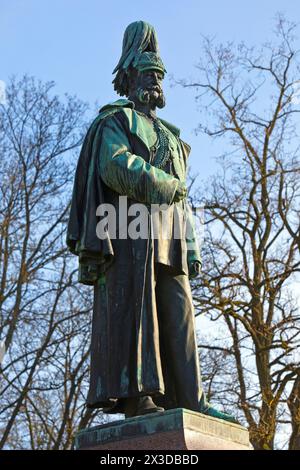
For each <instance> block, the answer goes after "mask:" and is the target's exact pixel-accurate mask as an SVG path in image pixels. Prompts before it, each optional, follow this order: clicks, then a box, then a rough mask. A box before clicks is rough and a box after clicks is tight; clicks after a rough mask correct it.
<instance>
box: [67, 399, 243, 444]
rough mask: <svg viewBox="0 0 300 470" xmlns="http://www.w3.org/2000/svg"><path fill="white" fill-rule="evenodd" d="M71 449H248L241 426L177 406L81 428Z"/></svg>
mask: <svg viewBox="0 0 300 470" xmlns="http://www.w3.org/2000/svg"><path fill="white" fill-rule="evenodd" d="M75 449H76V450H82V449H91V450H251V445H250V443H249V435H248V431H247V429H245V428H244V427H243V426H239V425H237V424H232V423H228V422H227V421H223V420H220V419H216V418H211V417H209V416H206V415H203V414H201V413H196V412H194V411H189V410H185V409H182V408H177V409H174V410H168V411H165V412H162V413H152V414H149V415H144V416H137V417H135V418H130V419H126V420H122V421H114V422H112V423H108V424H104V425H101V426H95V427H92V428H88V429H84V430H82V431H80V432H78V433H77V435H76V438H75Z"/></svg>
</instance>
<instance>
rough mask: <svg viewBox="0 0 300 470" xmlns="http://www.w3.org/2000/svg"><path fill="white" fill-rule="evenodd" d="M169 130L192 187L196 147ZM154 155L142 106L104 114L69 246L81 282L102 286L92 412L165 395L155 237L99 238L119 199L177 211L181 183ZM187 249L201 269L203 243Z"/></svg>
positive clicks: (84, 166)
mask: <svg viewBox="0 0 300 470" xmlns="http://www.w3.org/2000/svg"><path fill="white" fill-rule="evenodd" d="M162 122H163V124H164V125H165V126H166V127H167V128H168V129H169V130H170V131H171V132H172V133H173V134H174V135H175V136H176V138H177V139H178V142H179V145H180V148H181V155H182V161H181V162H180V165H181V168H179V170H178V173H179V176H180V179H181V180H182V181H184V180H185V170H186V159H187V156H188V154H189V150H190V149H189V146H188V145H187V144H185V143H184V142H183V141H182V140H181V139H180V138H179V130H178V129H177V128H176V127H175V126H172V125H171V124H169V123H167V122H165V121H162ZM152 137H153V136H152ZM154 153H155V148H154V147H153V146H151V136H150V135H149V130H148V129H146V128H145V126H144V125H143V119H141V118H140V117H139V114H138V113H137V112H135V111H134V104H133V103H132V102H130V101H127V100H123V99H121V100H118V101H116V102H114V103H112V104H110V105H107V106H105V107H103V108H102V109H101V110H100V114H99V116H98V117H97V118H96V120H95V121H94V123H93V124H92V126H91V127H90V129H89V131H88V133H87V136H86V139H85V141H84V144H83V147H82V151H81V155H80V158H79V162H78V166H77V171H76V176H75V183H74V190H73V198H72V206H71V212H70V220H69V226H68V235H67V243H68V246H69V248H70V250H71V251H72V252H73V253H75V254H77V255H78V256H79V263H80V269H79V273H80V274H79V275H80V278H79V280H80V282H83V283H85V284H90V285H94V314H93V326H92V345H91V380H90V389H89V394H88V399H87V403H88V406H89V407H97V408H105V409H109V410H110V411H112V410H114V411H116V412H118V411H122V407H121V406H120V403H121V400H118V399H120V398H125V397H128V396H136V395H139V394H141V395H147V394H157V395H164V394H165V388H166V387H165V381H166V380H167V378H166V377H163V374H162V366H161V358H160V347H159V331H158V321H157V314H156V309H155V290H154V287H153V286H154V276H155V272H154V249H153V240H152V238H151V236H150V232H149V236H148V238H147V239H136V240H132V239H130V238H128V239H117V240H111V238H110V236H109V233H107V237H106V238H105V239H104V240H100V239H98V238H97V236H96V224H97V217H96V208H97V207H98V205H99V204H101V203H103V202H105V203H108V202H109V203H111V204H113V205H114V206H115V207H116V209H117V210H118V204H117V202H118V197H119V195H127V196H128V197H129V202H128V205H130V204H131V203H134V202H137V201H138V202H142V203H145V204H151V203H152V204H168V205H170V204H171V203H172V200H173V197H174V194H175V192H176V189H177V186H178V179H177V178H175V177H174V176H172V175H170V174H168V173H166V172H164V171H163V170H161V169H159V168H156V167H155V166H154V165H153V164H150V163H149V162H153V157H154ZM180 170H181V171H180ZM118 229H119V227H118V228H117V230H118ZM148 230H149V231H150V230H151V226H150V224H149V226H148ZM182 243H183V249H182V256H183V258H185V259H183V260H182V263H181V264H182V266H186V268H185V269H184V270H185V271H187V269H188V266H187V265H188V261H191V260H199V261H200V254H199V250H198V247H197V244H196V243H195V249H194V250H189V252H188V253H187V252H186V250H185V249H184V248H185V247H184V244H185V240H183V241H182Z"/></svg>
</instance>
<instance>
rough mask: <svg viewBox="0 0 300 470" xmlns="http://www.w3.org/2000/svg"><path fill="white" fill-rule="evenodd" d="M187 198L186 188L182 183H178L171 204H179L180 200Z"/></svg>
mask: <svg viewBox="0 0 300 470" xmlns="http://www.w3.org/2000/svg"><path fill="white" fill-rule="evenodd" d="M186 196H187V187H186V185H185V184H184V183H182V182H181V181H180V182H179V184H178V187H177V190H176V193H175V196H174V199H173V202H179V201H181V200H182V199H185V198H186Z"/></svg>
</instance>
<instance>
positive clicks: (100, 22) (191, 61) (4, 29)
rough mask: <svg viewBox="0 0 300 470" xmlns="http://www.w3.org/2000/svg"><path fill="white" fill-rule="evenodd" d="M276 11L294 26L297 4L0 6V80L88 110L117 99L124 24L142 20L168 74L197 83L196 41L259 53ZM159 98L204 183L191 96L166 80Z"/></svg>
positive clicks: (209, 155) (288, 0)
mask: <svg viewBox="0 0 300 470" xmlns="http://www.w3.org/2000/svg"><path fill="white" fill-rule="evenodd" d="M279 11H280V12H283V13H285V15H286V16H287V18H288V19H289V20H293V21H296V22H298V21H299V20H300V2H297V1H295V0H285V1H283V0H252V1H251V2H242V1H241V0H227V1H226V2H225V1H222V0H215V1H211V2H208V1H206V2H203V1H200V0H198V1H196V0H185V1H184V0H170V1H169V0H168V1H162V0H160V1H158V0H151V1H137V0H130V1H128V2H125V1H124V0H123V1H120V0H110V1H107V0H106V1H102V0H0V58H1V61H0V79H1V80H4V81H6V80H7V79H8V77H9V76H10V75H12V74H18V75H22V74H24V73H28V74H30V75H34V76H36V77H38V78H41V79H43V80H54V81H55V82H56V84H57V87H56V90H57V92H58V93H64V92H68V93H70V94H76V95H77V96H78V97H79V98H81V99H83V100H85V101H88V102H89V103H90V104H91V106H92V108H93V104H94V103H95V102H98V103H99V104H105V103H106V102H108V101H112V100H114V99H116V98H117V95H115V93H114V92H113V89H112V85H111V81H112V78H113V77H112V70H113V68H114V66H115V65H116V63H117V61H118V59H119V56H120V52H121V44H122V37H123V32H124V29H125V28H126V26H127V25H128V24H129V23H130V22H132V21H135V20H140V19H143V20H146V21H148V22H149V23H152V24H153V25H154V26H155V28H156V30H157V33H158V39H159V44H160V51H161V55H162V58H163V60H164V63H165V65H166V68H167V70H168V72H169V74H174V76H175V77H176V78H182V77H196V76H197V73H196V70H195V68H194V66H195V64H196V63H197V61H198V59H199V57H200V55H201V34H204V35H215V36H216V39H217V40H218V41H220V42H222V41H223V42H225V41H230V40H233V41H236V42H239V41H242V40H243V41H245V42H246V43H247V44H249V45H258V44H260V43H262V42H263V41H265V40H267V39H268V38H269V37H270V36H271V35H272V30H273V27H274V17H275V15H276V13H277V12H279ZM165 93H166V97H167V107H166V108H165V109H164V110H163V111H161V112H160V115H161V116H162V117H164V118H165V119H167V120H169V121H170V122H173V123H174V124H176V125H177V126H178V127H180V128H181V130H182V137H183V138H184V139H185V140H186V141H187V142H189V143H190V144H191V145H192V154H191V160H190V163H191V168H192V170H194V171H197V172H199V176H200V177H201V176H203V177H205V176H207V175H208V174H209V173H211V172H212V171H213V170H214V168H215V165H214V163H213V156H214V154H215V148H214V146H213V145H212V144H211V143H210V141H208V140H207V139H206V138H204V137H203V136H201V135H200V136H197V137H196V136H195V135H194V132H193V129H194V128H195V127H196V126H197V123H198V121H199V114H198V112H197V108H196V104H195V101H194V93H193V91H191V90H187V89H182V88H180V87H170V84H169V80H168V78H167V79H166V80H165Z"/></svg>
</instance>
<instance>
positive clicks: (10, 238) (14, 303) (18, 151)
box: [0, 76, 95, 449]
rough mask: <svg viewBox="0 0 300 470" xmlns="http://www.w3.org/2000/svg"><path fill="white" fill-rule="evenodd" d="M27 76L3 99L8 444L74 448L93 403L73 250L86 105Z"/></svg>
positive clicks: (1, 287) (2, 404)
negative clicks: (69, 223)
mask: <svg viewBox="0 0 300 470" xmlns="http://www.w3.org/2000/svg"><path fill="white" fill-rule="evenodd" d="M53 87H54V83H52V82H50V83H41V82H38V81H36V80H34V79H33V78H30V77H27V76H25V77H24V78H23V79H21V80H19V81H17V80H16V79H12V80H11V82H10V83H9V84H8V86H7V97H6V98H7V99H6V104H2V105H0V154H1V158H0V174H1V179H0V194H1V196H0V222H1V225H0V341H1V340H2V341H4V343H5V350H6V354H5V357H4V360H3V364H2V370H1V372H2V374H1V378H0V386H1V390H0V393H1V395H0V429H1V434H2V435H1V436H0V442H1V444H0V447H4V446H5V447H6V448H32V449H67V448H70V447H71V446H72V441H73V436H74V432H75V430H76V428H77V427H80V426H81V425H82V423H88V422H90V421H91V420H92V419H93V418H94V416H95V413H94V414H93V413H90V412H88V411H87V410H86V409H85V405H84V399H83V397H84V395H85V393H86V387H87V375H88V367H89V361H88V360H87V358H88V355H89V329H90V322H91V300H90V296H89V295H87V294H88V292H87V290H86V289H82V288H81V289H79V288H78V284H77V272H76V270H77V267H76V266H74V261H73V260H72V259H71V258H70V256H69V254H68V253H67V251H66V246H65V230H66V218H67V213H68V209H69V201H70V197H71V193H70V191H71V185H72V180H73V174H74V168H75V165H76V161H77V156H78V155H77V153H78V146H79V145H80V143H81V140H82V136H83V133H84V130H85V118H84V114H85V111H86V108H87V107H86V105H85V104H84V103H82V102H80V101H79V100H78V99H77V98H74V97H70V96H67V95H66V96H65V97H64V98H63V99H59V98H58V97H57V96H56V95H55V94H54V92H53Z"/></svg>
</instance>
